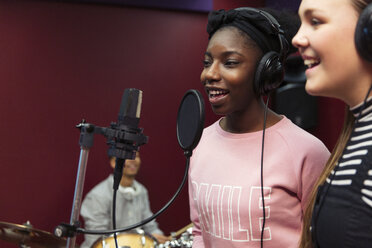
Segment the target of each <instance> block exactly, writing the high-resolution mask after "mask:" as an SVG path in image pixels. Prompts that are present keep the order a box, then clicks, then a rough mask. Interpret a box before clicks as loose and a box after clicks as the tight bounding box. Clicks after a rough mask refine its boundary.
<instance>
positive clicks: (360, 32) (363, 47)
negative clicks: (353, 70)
mask: <svg viewBox="0 0 372 248" xmlns="http://www.w3.org/2000/svg"><path fill="white" fill-rule="evenodd" d="M354 40H355V46H356V48H357V51H358V53H359V55H360V56H361V57H362V58H364V59H365V60H367V61H370V62H372V4H369V5H368V6H367V7H366V8H365V9H364V10H363V11H362V13H361V14H360V16H359V19H358V23H357V26H356V28H355V37H354Z"/></svg>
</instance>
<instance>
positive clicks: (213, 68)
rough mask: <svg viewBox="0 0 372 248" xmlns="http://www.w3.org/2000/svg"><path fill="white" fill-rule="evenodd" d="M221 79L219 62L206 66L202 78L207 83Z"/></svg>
mask: <svg viewBox="0 0 372 248" xmlns="http://www.w3.org/2000/svg"><path fill="white" fill-rule="evenodd" d="M220 79H221V74H220V70H219V68H218V63H216V62H214V63H211V64H210V65H209V66H205V67H204V69H203V71H202V73H201V75H200V80H201V82H202V83H203V84H204V85H205V84H207V83H212V82H217V81H219V80H220Z"/></svg>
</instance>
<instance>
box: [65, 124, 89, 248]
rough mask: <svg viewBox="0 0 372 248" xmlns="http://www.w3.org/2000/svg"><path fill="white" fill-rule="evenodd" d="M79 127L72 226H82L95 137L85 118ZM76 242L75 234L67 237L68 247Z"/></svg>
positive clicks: (72, 246) (72, 247)
mask: <svg viewBox="0 0 372 248" xmlns="http://www.w3.org/2000/svg"><path fill="white" fill-rule="evenodd" d="M77 127H78V128H80V141H79V144H80V158H79V165H78V172H77V176H76V184H75V193H74V200H73V204H72V210H71V218H70V225H71V226H72V227H78V226H80V223H79V215H80V207H81V200H82V195H83V188H84V180H85V172H86V168H87V163H88V155H89V150H90V148H91V147H92V146H93V138H94V126H93V125H91V124H85V120H83V121H82V123H80V124H79V125H77ZM75 242H76V236H75V235H73V236H72V237H69V238H67V244H66V248H74V247H75Z"/></svg>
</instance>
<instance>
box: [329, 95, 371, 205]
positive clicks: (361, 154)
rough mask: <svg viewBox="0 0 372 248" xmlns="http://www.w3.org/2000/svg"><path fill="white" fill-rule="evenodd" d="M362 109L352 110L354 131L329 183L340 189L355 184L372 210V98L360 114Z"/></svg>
mask: <svg viewBox="0 0 372 248" xmlns="http://www.w3.org/2000/svg"><path fill="white" fill-rule="evenodd" d="M361 108H363V104H359V105H358V106H355V107H354V108H352V109H351V111H352V113H353V114H354V116H355V118H356V123H355V126H354V130H353V132H352V134H351V137H350V139H349V141H348V143H347V145H346V147H345V149H344V152H343V155H342V156H341V158H340V159H339V162H338V164H337V165H336V167H335V169H334V170H333V171H332V172H331V175H330V176H329V177H328V178H327V183H331V184H332V185H334V186H340V187H343V186H344V187H345V186H348V185H352V184H354V185H355V186H357V187H359V190H360V197H361V199H362V200H363V202H365V203H366V204H367V205H368V206H369V207H371V208H372V160H371V153H372V98H370V99H368V100H367V102H366V104H365V106H364V108H363V110H362V112H361V113H360V110H361ZM359 115H360V116H359ZM366 169H367V170H366ZM363 175H364V176H363ZM360 179H362V181H357V180H360Z"/></svg>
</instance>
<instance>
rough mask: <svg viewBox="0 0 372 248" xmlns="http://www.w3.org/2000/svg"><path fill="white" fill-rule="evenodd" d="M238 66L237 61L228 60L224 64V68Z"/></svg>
mask: <svg viewBox="0 0 372 248" xmlns="http://www.w3.org/2000/svg"><path fill="white" fill-rule="evenodd" d="M238 64H239V61H237V60H231V59H229V60H227V61H226V62H225V66H226V67H235V66H236V65H238Z"/></svg>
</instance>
